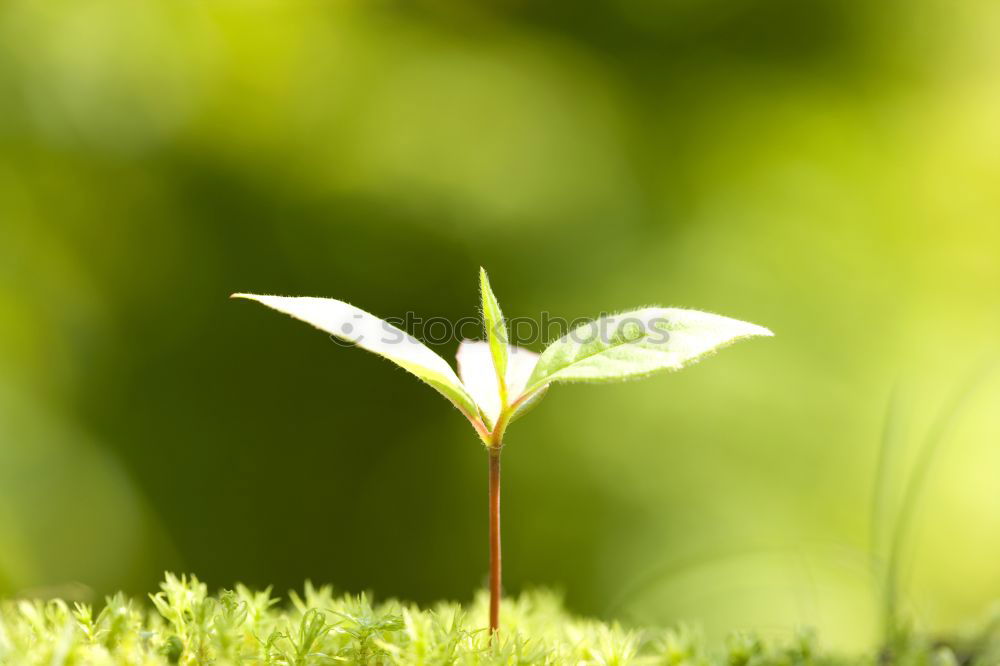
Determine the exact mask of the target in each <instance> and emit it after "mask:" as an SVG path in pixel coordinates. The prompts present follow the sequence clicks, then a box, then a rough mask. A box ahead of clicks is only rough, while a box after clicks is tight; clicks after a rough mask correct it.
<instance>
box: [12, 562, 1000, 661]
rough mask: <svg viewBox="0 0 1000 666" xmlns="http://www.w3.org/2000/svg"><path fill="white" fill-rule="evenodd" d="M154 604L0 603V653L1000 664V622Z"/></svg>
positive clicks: (172, 598)
mask: <svg viewBox="0 0 1000 666" xmlns="http://www.w3.org/2000/svg"><path fill="white" fill-rule="evenodd" d="M151 601H152V603H149V602H148V601H141V600H129V599H126V598H125V597H124V596H123V595H116V596H114V597H112V598H110V599H108V600H107V602H106V604H105V605H104V607H103V608H102V609H100V610H95V609H92V608H91V607H89V606H86V605H80V604H74V605H69V604H67V603H65V602H63V601H60V600H50V601H29V600H8V601H4V602H2V604H0V664H39V665H40V664H46V665H53V666H58V665H61V664H95V665H100V664H136V665H139V664H178V663H179V664H208V663H215V664H243V663H247V664H251V663H253V664H413V665H416V664H581V665H582V664H608V665H611V664H669V665H673V666H716V665H718V666H765V665H770V664H774V665H787V666H795V665H799V664H801V665H807V664H817V665H820V664H831V665H834V664H837V665H839V664H883V663H887V662H890V661H891V662H895V663H900V664H913V665H918V664H928V665H932V666H951V665H952V664H975V665H976V666H980V665H981V666H986V665H988V664H990V665H992V664H1000V628H998V626H997V623H993V624H992V625H986V626H984V628H982V629H980V630H978V631H977V632H976V633H975V635H973V636H972V637H970V638H967V639H964V640H962V641H958V642H952V643H950V644H949V645H947V646H945V645H943V644H940V643H935V642H934V641H929V640H920V639H916V638H909V639H906V640H901V641H899V644H898V646H897V650H896V652H895V654H894V656H892V657H891V658H890V657H889V656H887V654H885V653H882V654H880V655H867V656H865V655H862V656H855V657H844V656H834V655H828V654H824V653H822V652H821V651H820V650H819V649H818V648H817V642H816V640H815V639H814V638H813V636H812V635H811V634H809V633H801V634H800V635H798V636H797V637H796V638H794V639H793V640H790V641H788V642H786V643H784V644H771V643H767V642H765V641H763V640H761V639H759V638H757V637H755V636H753V635H752V634H736V635H733V636H731V637H730V638H729V640H727V641H726V642H725V643H724V644H722V645H718V646H710V645H706V644H705V643H704V641H702V640H701V639H700V638H699V636H698V634H697V633H696V632H694V631H691V630H689V629H685V628H680V629H670V630H648V629H644V630H638V629H626V628H623V627H621V626H618V625H617V624H605V623H602V622H598V621H594V620H587V619H581V618H577V617H572V616H570V615H569V614H567V613H566V611H565V610H564V609H563V607H562V604H561V602H560V600H559V598H558V597H557V596H555V595H552V594H549V593H545V592H532V593H526V594H523V595H521V596H520V597H517V598H513V599H508V600H506V601H505V604H504V607H503V620H504V623H505V626H504V628H503V631H502V633H501V636H500V637H499V639H498V640H497V641H494V642H493V643H492V644H491V642H490V640H489V637H488V636H487V634H486V632H485V631H484V630H483V628H482V627H483V626H484V624H485V621H486V599H485V597H482V596H481V597H480V598H478V599H477V600H476V601H475V602H474V603H473V604H471V605H470V606H469V607H468V608H463V607H462V606H461V605H458V604H451V603H445V604H439V605H437V606H435V607H433V608H429V609H420V608H417V607H416V606H413V605H410V604H402V603H399V602H395V601H386V602H383V603H380V604H373V603H372V602H371V600H370V599H368V598H367V597H366V596H365V595H361V596H355V595H334V594H333V593H332V591H331V589H330V588H328V587H322V588H315V587H313V586H312V585H308V584H307V585H306V587H305V590H304V592H303V593H301V594H298V593H290V595H289V600H288V602H287V603H281V602H280V601H279V600H278V599H277V598H276V597H274V596H272V594H271V592H270V591H263V592H255V591H251V590H249V589H247V588H245V587H243V586H237V587H236V588H235V589H234V590H228V591H224V592H222V593H220V594H219V595H217V596H210V595H209V594H208V592H207V589H206V587H205V585H204V584H202V583H200V582H199V581H198V580H197V579H195V578H193V577H181V578H177V577H175V576H171V575H168V576H167V578H166V580H165V581H164V583H163V584H162V585H161V591H160V592H158V593H157V594H155V595H153V596H152V597H151Z"/></svg>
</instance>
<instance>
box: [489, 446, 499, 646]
mask: <svg viewBox="0 0 1000 666" xmlns="http://www.w3.org/2000/svg"><path fill="white" fill-rule="evenodd" d="M489 454H490V636H493V635H494V634H496V632H497V630H498V629H499V628H500V572H501V565H500V447H499V446H491V447H489Z"/></svg>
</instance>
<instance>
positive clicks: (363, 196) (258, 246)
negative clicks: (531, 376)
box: [0, 0, 1000, 648]
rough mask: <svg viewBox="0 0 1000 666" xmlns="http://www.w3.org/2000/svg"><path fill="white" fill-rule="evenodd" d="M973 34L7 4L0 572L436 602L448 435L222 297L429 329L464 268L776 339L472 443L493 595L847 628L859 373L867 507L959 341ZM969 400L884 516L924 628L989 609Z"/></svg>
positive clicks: (846, 10)
mask: <svg viewBox="0 0 1000 666" xmlns="http://www.w3.org/2000/svg"><path fill="white" fill-rule="evenodd" d="M998 34H1000V5H998V4H997V3H995V2H990V1H987V0H981V1H976V0H963V1H960V2H954V1H950V0H908V1H906V2H903V1H897V0H890V1H889V2H883V3H871V2H862V1H861V0H814V1H812V2H794V1H792V0H756V1H754V2H751V1H748V0H707V1H703V2H693V1H691V0H667V1H663V2H659V1H656V0H618V1H615V2H611V1H607V2H593V3H577V2H548V3H531V2H525V1H522V0H494V1H488V2H482V3H463V2H451V1H448V0H425V1H422V2H391V1H380V2H350V1H347V0H338V1H334V2H318V1H313V2H307V1H306V0H280V1H278V0H244V1H240V2H235V1H231V0H230V1H226V0H209V1H207V2H205V1H199V2H195V1H193V0H142V1H137V0H82V1H80V0H73V1H69V0H65V1H61V0H55V1H50V2H44V3H40V2H35V1H34V0H5V1H4V2H3V3H0V592H3V593H7V594H11V593H25V592H33V593H42V594H45V593H53V594H68V595H70V596H72V595H84V596H85V595H87V594H90V595H100V594H103V593H106V592H108V591H110V590H112V589H114V588H118V587H124V588H125V589H127V590H129V591H132V592H140V591H144V590H148V589H150V588H151V587H152V586H153V585H155V583H156V581H157V580H158V579H159V578H160V576H161V573H162V571H163V570H164V569H165V568H171V569H177V570H190V571H194V572H196V573H197V574H198V575H199V576H201V577H203V578H204V579H206V580H207V581H208V582H209V583H210V584H211V585H212V586H223V585H230V584H232V583H233V582H234V581H236V580H239V581H243V582H246V583H248V584H253V585H266V584H272V583H273V584H274V585H275V586H276V589H277V590H278V591H279V592H283V591H284V590H286V589H288V588H290V587H293V586H297V585H299V584H300V583H301V581H302V580H303V579H305V578H311V579H313V580H314V581H324V582H332V583H333V584H335V585H336V586H337V587H338V588H339V589H348V590H354V591H359V590H362V589H372V590H374V591H375V592H376V593H377V594H378V595H379V596H381V597H385V596H390V595H394V596H401V597H404V598H408V599H413V600H416V601H421V602H426V601H429V600H433V599H437V598H456V599H468V598H469V597H470V596H471V595H472V593H473V591H474V590H475V589H476V588H477V587H479V586H481V585H482V584H483V583H484V581H485V575H486V555H487V550H486V521H485V519H486V497H485V492H486V457H485V455H484V454H483V451H482V450H481V447H480V445H479V444H478V443H477V441H476V439H475V437H474V436H473V433H472V431H471V430H470V429H469V428H468V425H467V424H466V423H465V422H464V421H463V419H462V418H461V417H460V416H459V415H458V414H457V413H456V412H455V410H454V409H452V408H450V407H449V406H448V405H447V403H445V402H444V401H443V400H442V399H441V398H440V397H439V396H437V395H436V394H435V393H434V392H433V391H431V390H428V389H427V388H426V387H424V386H421V385H420V384H419V383H417V382H415V381H414V380H413V379H412V378H411V377H409V376H407V375H406V374H405V373H402V372H400V371H398V370H396V369H394V368H393V367H392V366H391V365H390V364H388V363H386V362H384V361H381V360H379V359H377V358H375V357H373V356H371V355H369V354H363V353H360V352H358V351H354V350H347V349H344V348H342V347H339V346H337V345H334V344H331V343H330V341H329V340H327V339H326V337H325V336H324V335H322V334H320V333H318V332H316V331H313V330H310V329H308V328H307V327H305V326H303V325H301V324H299V323H296V322H293V321H291V320H289V319H287V318H283V317H280V316H278V315H275V314H274V313H271V312H267V311H265V310H264V309H263V308H260V307H255V306H252V305H250V304H247V303H240V302H231V301H229V300H227V298H226V297H227V296H228V294H229V293H230V292H233V291H255V292H263V293H279V294H305V295H321V296H331V297H335V298H344V299H348V300H350V301H351V302H353V303H355V304H356V305H358V306H360V307H363V308H365V309H367V310H369V311H371V312H373V313H376V314H378V315H381V316H383V317H391V316H402V315H403V314H404V313H405V312H406V311H408V310H411V311H413V312H415V313H417V314H418V315H421V316H425V317H429V316H443V317H448V318H458V317H460V316H463V315H467V314H470V313H472V312H474V310H475V308H476V307H477V291H476V287H477V285H476V270H477V269H478V267H479V266H480V265H483V266H485V267H487V269H488V270H489V271H490V273H491V276H492V278H493V284H494V288H495V290H496V292H497V295H498V296H499V298H500V301H501V303H502V304H503V306H504V309H505V311H506V313H507V315H508V316H518V317H538V316H539V315H540V313H541V312H542V311H549V312H551V313H552V314H553V315H556V316H565V317H569V318H573V317H579V316H586V315H596V314H598V313H599V312H601V311H605V310H610V309H620V308H627V307H631V306H637V305H642V304H648V303H661V304H665V305H676V306H685V307H694V308H700V309H706V310H710V311H714V312H719V313H723V314H727V315H730V316H734V317H738V318H741V319H746V320H749V321H753V322H756V323H760V324H763V325H766V326H769V327H771V328H772V329H773V330H774V331H775V332H776V334H777V336H776V337H775V338H774V339H773V340H755V341H752V342H749V343H743V344H741V345H738V346H736V347H734V348H732V349H729V350H726V351H724V352H723V353H722V354H720V355H719V356H718V357H716V358H712V359H709V360H708V361H706V362H704V363H702V364H700V365H698V366H696V367H694V368H692V369H690V370H687V371H685V372H683V373H679V374H672V375H665V376H659V377H657V378H655V379H652V380H649V381H647V382H641V383H634V384H627V385H621V386H594V387H590V386H587V387H580V386H568V387H556V388H555V389H554V390H552V391H551V392H550V394H549V396H548V398H547V399H546V401H545V405H544V407H543V408H542V409H539V410H537V411H535V412H533V413H532V414H531V415H530V416H529V417H527V418H525V419H524V420H523V421H521V422H519V423H518V424H517V426H516V427H515V428H514V429H512V431H511V433H510V436H509V438H508V447H507V453H506V455H505V479H504V482H505V489H504V502H505V506H504V519H505V524H504V533H505V543H504V547H505V551H504V555H505V565H506V568H505V583H506V586H507V588H508V590H519V589H522V588H524V587H526V586H531V585H544V586H554V587H557V588H561V589H563V590H564V591H565V594H566V598H567V603H568V604H569V606H570V607H571V608H572V609H573V610H576V611H579V612H583V613H590V614H597V615H601V614H612V615H615V616H618V617H622V618H624V619H626V620H628V621H634V622H655V623H667V622H673V621H675V620H678V619H682V618H683V619H686V620H690V621H695V622H701V623H702V624H703V625H704V626H705V627H706V628H707V630H708V631H709V632H710V633H711V634H717V633H722V632H725V631H727V630H729V629H731V628H733V627H756V628H760V629H764V630H766V631H775V632H784V631H788V630H790V628H792V627H794V626H796V625H801V624H810V625H814V626H816V627H818V628H819V629H820V630H821V631H822V634H823V636H824V637H825V638H826V640H827V642H828V643H832V644H834V645H838V646H842V647H845V648H852V647H856V646H863V645H866V644H868V643H870V642H871V641H872V640H874V638H875V636H876V632H877V629H878V622H877V614H878V604H879V601H878V586H877V583H876V580H875V577H874V576H873V567H872V557H871V555H870V551H871V548H870V546H871V543H872V541H873V537H872V529H871V525H870V523H871V514H872V510H871V505H872V501H871V496H872V490H873V487H874V484H875V467H876V458H877V452H878V445H879V438H880V433H881V431H882V427H883V421H884V420H885V414H886V408H887V402H888V400H889V395H890V393H891V391H892V387H893V386H894V385H895V386H898V387H899V395H900V401H899V404H900V409H899V414H900V419H899V421H900V424H901V426H902V427H901V429H900V432H901V433H902V435H901V437H900V438H899V442H898V445H897V446H896V447H895V448H894V452H895V453H894V454H893V456H892V457H891V460H890V464H889V465H888V469H889V470H890V472H891V474H890V475H889V483H888V484H887V485H886V486H885V488H886V493H887V497H889V498H890V502H889V503H890V505H892V506H895V505H897V504H898V497H899V494H900V492H901V489H902V488H903V487H904V486H905V482H906V479H907V478H908V475H909V474H910V471H909V470H910V469H911V468H912V461H913V458H914V456H915V455H916V451H917V450H918V448H919V446H918V445H919V443H920V441H921V438H922V437H923V433H924V432H925V431H926V429H927V427H928V425H929V423H930V422H931V420H932V419H933V417H934V414H935V412H936V411H937V410H938V409H939V407H941V406H942V405H944V404H946V403H947V401H948V396H949V395H950V394H951V393H952V392H953V391H954V390H955V389H956V387H960V386H962V385H963V383H965V382H966V381H967V377H968V376H969V373H971V372H974V371H976V370H977V368H980V367H982V366H983V365H984V364H985V363H987V362H988V361H989V360H990V359H991V358H992V357H993V356H994V355H995V354H996V352H997V337H998V335H997V331H998V326H1000V257H998V254H1000V122H998V119H1000V80H998V78H997V71H1000V70H998V68H1000V39H998ZM456 346H457V343H454V342H453V343H450V344H445V345H441V346H440V348H439V351H441V353H442V354H443V355H445V356H446V357H447V358H449V359H450V358H451V357H452V354H453V353H454V350H455V348H456ZM533 347H534V348H535V349H536V350H539V349H540V345H538V344H535V345H533ZM998 399H1000V379H998V377H997V373H992V374H988V375H987V377H986V380H985V382H984V383H982V384H981V385H980V386H979V387H978V389H977V390H976V391H975V393H974V394H973V398H972V399H971V401H970V402H969V403H968V405H966V407H965V409H964V410H963V411H962V412H961V414H960V416H959V418H958V419H957V421H956V427H955V429H954V430H953V431H952V432H951V433H950V434H949V436H948V437H947V438H946V440H945V441H944V442H943V443H942V446H941V449H940V451H939V455H938V456H937V457H936V459H935V460H934V462H933V465H932V466H931V470H930V473H929V474H928V477H927V481H928V482H927V486H926V493H924V495H923V497H922V500H921V501H920V502H919V504H918V506H917V507H916V513H915V516H916V520H915V522H914V527H915V529H914V530H913V531H912V534H911V538H908V539H907V541H906V546H905V549H904V553H905V557H904V560H905V565H906V566H905V575H904V576H903V582H904V589H903V596H904V600H905V604H906V608H907V612H908V613H909V614H911V616H912V617H913V618H914V619H915V621H916V622H917V623H918V625H919V626H921V627H925V628H929V629H930V630H934V631H948V630H951V629H954V628H955V627H958V626H960V625H961V623H962V622H964V621H966V620H968V619H970V618H973V617H975V616H976V615H978V614H979V613H980V612H981V611H982V610H983V609H984V607H985V606H986V604H988V603H989V602H990V601H991V600H993V599H997V598H1000V566H998V564H997V563H998V561H1000V557H998V556H1000V485H998V482H997V469H1000V446H998V436H1000V410H997V408H996V405H997V401H998ZM890 513H891V512H890ZM889 522H891V520H890V521H889ZM876 537H878V534H877V533H876ZM875 540H876V541H878V538H876V539H875Z"/></svg>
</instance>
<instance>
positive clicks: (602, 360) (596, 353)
mask: <svg viewBox="0 0 1000 666" xmlns="http://www.w3.org/2000/svg"><path fill="white" fill-rule="evenodd" d="M757 335H773V334H772V333H771V331H769V330H767V329H766V328H764V327H762V326H757V325H755V324H749V323H747V322H745V321H739V320H738V319H730V318H729V317H722V316H720V315H714V314H709V313H707V312H699V311H697V310H680V309H677V308H644V309H641V310H633V311H631V312H623V313H621V314H616V315H609V316H606V317H601V318H600V319H597V320H595V321H592V322H590V323H587V324H584V325H582V326H579V327H577V328H575V329H573V330H572V331H570V332H569V333H567V334H566V335H564V336H563V337H561V338H559V339H558V340H556V341H555V342H553V343H552V344H551V345H549V347H548V348H547V349H546V350H545V351H543V352H542V355H541V357H540V358H539V359H538V363H537V364H536V365H535V369H534V371H533V372H532V373H531V377H530V379H529V380H528V384H527V391H533V390H536V389H538V388H541V387H543V386H545V385H546V384H550V383H552V382H607V381H618V380H624V379H632V378H636V377H645V376H647V375H651V374H653V373H654V372H657V371H660V370H677V369H680V368H683V367H684V366H686V365H690V364H691V363H694V362H696V361H698V360H699V359H701V358H702V357H703V356H705V355H706V354H708V353H710V352H713V351H715V350H717V349H720V348H722V347H724V346H726V345H728V344H731V343H733V342H735V341H736V340H741V339H743V338H748V337H753V336H757Z"/></svg>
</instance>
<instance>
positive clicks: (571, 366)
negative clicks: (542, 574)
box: [233, 269, 772, 632]
mask: <svg viewBox="0 0 1000 666" xmlns="http://www.w3.org/2000/svg"><path fill="white" fill-rule="evenodd" d="M479 288H480V295H481V298H482V311H483V324H484V328H485V331H486V341H485V342H480V341H474V340H463V341H462V343H461V344H460V345H459V348H458V354H457V360H458V374H457V375H456V374H455V371H454V370H452V368H451V366H450V365H449V364H448V363H447V362H446V361H445V360H444V359H443V358H441V357H440V356H438V355H437V354H436V353H434V352H433V351H431V350H430V349H429V348H428V347H426V346H425V345H424V344H423V343H421V342H420V341H419V340H417V339H416V338H414V337H413V336H411V335H409V334H408V333H406V332H405V331H402V330H400V329H398V328H396V327H395V326H393V325H392V324H390V323H389V322H387V321H383V320H382V319H379V318H378V317H375V316H374V315H371V314H368V313H367V312H365V311H364V310H360V309H358V308H356V307H354V306H353V305H349V304H347V303H344V302H343V301H336V300H333V299H331V298H308V297H285V296H259V295H255V294H233V297H234V298H246V299H250V300H254V301H258V302H259V303H263V304H264V305H266V306H268V307H270V308H273V309H275V310H278V311H279V312H284V313H285V314H288V315H291V316H292V317H295V318H296V319H300V320H302V321H304V322H306V323H308V324H312V325H313V326H315V327H317V328H319V329H321V330H323V331H326V332H327V333H330V334H331V335H333V336H335V337H337V338H339V339H342V340H345V341H347V342H351V343H353V344H354V345H356V346H358V347H361V348H362V349H367V350H368V351H370V352H374V353H376V354H378V355H380V356H383V357H385V358H387V359H389V360H390V361H392V362H393V363H396V364H397V365H399V366H400V367H402V368H403V369H405V370H407V371H409V372H411V373H413V374H414V375H416V376H417V378H418V379H421V380H423V381H424V382H426V383H427V384H430V385H431V387H433V388H434V389H436V390H437V391H438V392H439V393H441V394H442V395H443V396H444V397H445V398H447V399H448V400H449V401H450V402H451V403H452V404H453V405H454V406H455V407H457V408H458V410H459V411H460V412H461V413H462V414H463V415H464V416H465V418H467V419H468V420H469V423H471V424H472V427H473V428H474V429H475V431H476V434H478V435H479V439H480V440H481V441H482V443H483V444H484V445H485V446H486V451H487V453H488V454H489V515H490V521H489V522H490V631H491V632H496V631H497V629H498V628H499V626H500V574H501V566H500V453H501V451H502V450H503V444H504V435H505V434H506V432H507V427H508V426H509V425H510V424H511V423H512V422H513V421H514V420H515V419H517V418H518V417H520V416H522V415H523V414H524V413H525V412H526V411H527V410H528V409H529V408H530V407H531V406H533V405H534V404H536V403H537V402H538V401H539V400H540V399H541V398H542V397H543V396H544V395H545V392H546V391H547V390H548V388H549V386H550V385H552V384H555V383H571V382H613V381H622V380H628V379H637V378H641V377H647V376H649V375H652V374H653V373H656V372H659V371H665V370H678V369H680V368H683V367H685V366H687V365H690V364H692V363H694V362H695V361H698V360H700V359H701V358H702V357H704V356H705V355H706V354H709V353H711V352H713V351H715V350H717V349H719V348H721V347H724V346H726V345H728V344H731V343H732V342H735V341H736V340H741V339H743V338H749V337H753V336H757V335H767V336H769V335H772V333H771V331H769V330H767V329H766V328H763V327H761V326H756V325H754V324H749V323H747V322H743V321H739V320H736V319H730V318H728V317H721V316H719V315H714V314H708V313H706V312H698V311H696V310H680V309H677V308H660V307H647V308H641V309H638V310H631V311H628V312H622V313H619V314H614V315H604V316H601V317H599V318H598V319H596V320H594V321H591V322H588V323H586V324H583V325H582V326H578V327H576V328H574V329H572V330H570V331H569V332H567V333H566V334H565V335H563V336H562V337H561V338H559V339H558V340H556V341H555V342H553V343H551V344H550V345H549V346H548V347H546V349H545V350H544V351H543V352H542V353H541V354H540V355H539V354H535V353H534V352H531V351H528V350H527V349H523V348H521V347H516V346H513V345H510V344H509V343H508V337H507V334H508V331H507V325H506V323H505V320H504V317H503V313H502V312H501V310H500V305H499V303H497V299H496V297H495V296H494V295H493V290H492V289H491V288H490V282H489V278H488V277H487V276H486V271H485V270H483V269H480V271H479Z"/></svg>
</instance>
